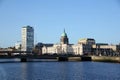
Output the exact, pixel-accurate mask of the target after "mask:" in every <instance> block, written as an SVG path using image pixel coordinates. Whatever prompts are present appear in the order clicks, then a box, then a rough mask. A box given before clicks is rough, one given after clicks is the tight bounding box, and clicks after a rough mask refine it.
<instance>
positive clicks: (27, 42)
mask: <svg viewBox="0 0 120 80" xmlns="http://www.w3.org/2000/svg"><path fill="white" fill-rule="evenodd" d="M33 47H34V29H33V27H31V26H25V27H22V51H32V49H33Z"/></svg>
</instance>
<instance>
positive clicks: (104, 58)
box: [91, 56, 120, 63]
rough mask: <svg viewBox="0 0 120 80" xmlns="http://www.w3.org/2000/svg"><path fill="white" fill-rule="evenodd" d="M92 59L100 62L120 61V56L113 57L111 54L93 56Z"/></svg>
mask: <svg viewBox="0 0 120 80" xmlns="http://www.w3.org/2000/svg"><path fill="white" fill-rule="evenodd" d="M91 60H92V61H99V62H117V63H120V57H111V56H91Z"/></svg>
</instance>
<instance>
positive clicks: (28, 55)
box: [0, 51, 91, 62]
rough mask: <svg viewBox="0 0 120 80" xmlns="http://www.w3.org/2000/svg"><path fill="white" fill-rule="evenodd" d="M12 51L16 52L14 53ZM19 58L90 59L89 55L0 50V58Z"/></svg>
mask: <svg viewBox="0 0 120 80" xmlns="http://www.w3.org/2000/svg"><path fill="white" fill-rule="evenodd" d="M14 53H18V54H17V55H15V54H14ZM14 58H19V59H21V62H27V60H28V59H56V60H58V61H68V60H69V59H71V60H85V61H86V60H91V57H89V56H81V55H34V54H33V53H32V52H30V51H0V59H14Z"/></svg>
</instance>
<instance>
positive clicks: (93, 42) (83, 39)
mask: <svg viewBox="0 0 120 80" xmlns="http://www.w3.org/2000/svg"><path fill="white" fill-rule="evenodd" d="M78 44H89V45H93V44H95V40H94V39H91V38H82V39H80V40H79V41H78Z"/></svg>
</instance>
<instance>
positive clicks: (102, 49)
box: [92, 43, 120, 56]
mask: <svg viewBox="0 0 120 80" xmlns="http://www.w3.org/2000/svg"><path fill="white" fill-rule="evenodd" d="M119 52H120V45H109V44H105V43H97V44H94V45H92V53H93V54H94V55H103V56H108V55H110V56H114V55H119Z"/></svg>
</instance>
